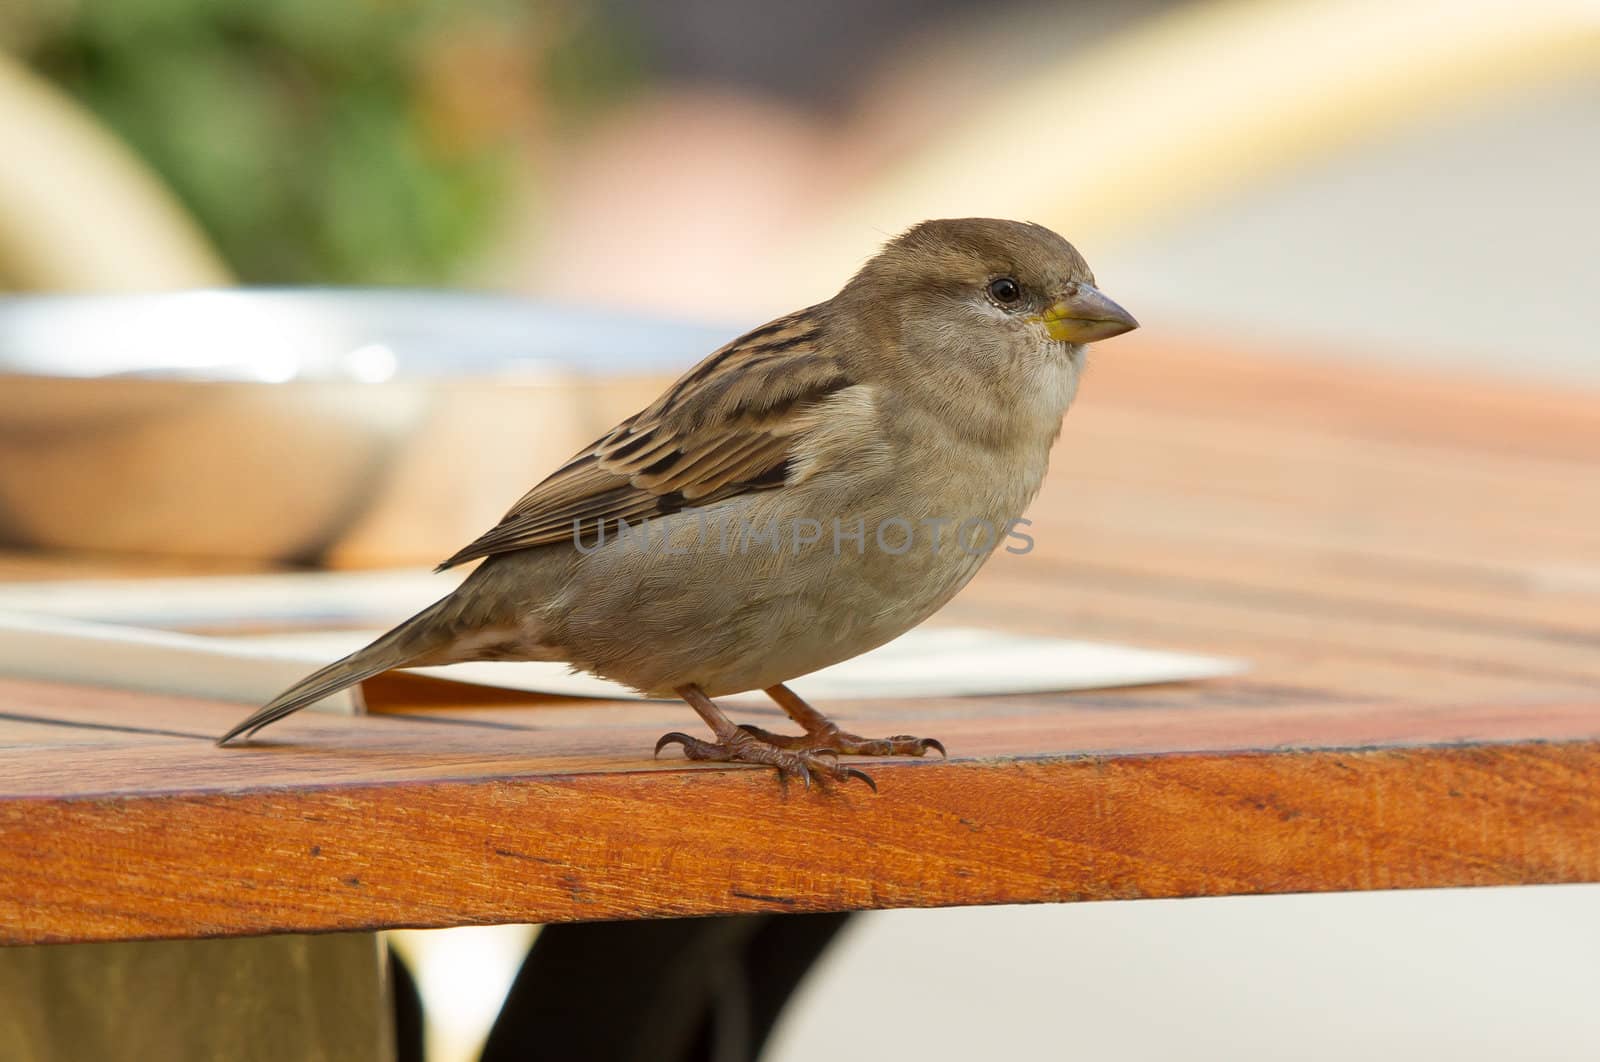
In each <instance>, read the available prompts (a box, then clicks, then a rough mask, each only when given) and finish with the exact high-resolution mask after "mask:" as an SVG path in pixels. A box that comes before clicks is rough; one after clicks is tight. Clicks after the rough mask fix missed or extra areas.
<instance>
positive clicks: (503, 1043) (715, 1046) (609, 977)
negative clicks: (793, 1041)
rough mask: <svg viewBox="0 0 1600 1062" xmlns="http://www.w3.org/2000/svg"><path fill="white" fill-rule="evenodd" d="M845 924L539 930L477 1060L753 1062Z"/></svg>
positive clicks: (723, 921) (673, 922)
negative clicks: (790, 999) (808, 971)
mask: <svg viewBox="0 0 1600 1062" xmlns="http://www.w3.org/2000/svg"><path fill="white" fill-rule="evenodd" d="M848 917H849V916H848V915H844V914H807V915H737V916H731V917H725V918H676V919H659V920H647V921H636V922H591V923H583V924H577V925H554V926H545V927H544V928H543V929H541V930H540V931H539V936H538V938H537V939H536V940H535V941H534V944H533V950H532V951H531V952H530V953H529V955H528V959H527V961H526V962H525V963H523V966H522V970H521V971H520V972H519V973H518V974H517V979H516V982H515V983H514V984H513V985H512V986H511V991H510V993H509V994H508V995H507V997H506V1002H505V1006H504V1007H503V1008H502V1009H501V1011H500V1017H499V1018H498V1019H497V1020H496V1021H495V1025H494V1029H493V1030H492V1031H491V1032H490V1034H489V1040H488V1043H487V1044H486V1045H485V1046H484V1049H483V1055H482V1056H481V1060H480V1062H513V1060H520V1059H525V1058H583V1059H589V1060H591V1062H751V1060H753V1059H755V1058H757V1057H758V1056H759V1055H760V1053H761V1048H762V1046H763V1045H764V1044H765V1043H766V1039H767V1035H768V1034H769V1033H770V1032H771V1031H772V1026H773V1025H774V1024H775V1023H776V1021H777V1019H778V1015H779V1013H780V1012H781V1011H782V1009H783V1006H784V1004H785V1003H786V1002H787V1001H788V999H789V996H790V995H791V994H792V993H793V991H794V989H795V987H796V986H797V985H798V984H799V983H800V980H801V978H802V977H804V976H805V973H806V971H807V970H809V969H810V968H811V966H812V964H813V963H814V962H815V961H816V960H817V958H818V957H819V956H820V955H821V954H822V952H823V951H824V949H826V947H827V945H828V943H829V941H831V940H832V939H833V937H834V935H835V934H836V933H838V931H839V930H840V929H841V928H842V927H843V926H844V923H845V920H846V919H847V918H848Z"/></svg>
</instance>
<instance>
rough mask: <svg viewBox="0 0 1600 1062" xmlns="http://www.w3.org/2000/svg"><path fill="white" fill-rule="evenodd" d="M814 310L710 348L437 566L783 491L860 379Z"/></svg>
mask: <svg viewBox="0 0 1600 1062" xmlns="http://www.w3.org/2000/svg"><path fill="white" fill-rule="evenodd" d="M818 335H819V321H818V318H817V316H816V315H815V313H814V312H813V311H811V310H803V311H801V312H799V313H795V314H790V315H789V316H787V317H780V318H778V319H777V320H776V321H773V322H771V323H770V324H767V325H763V326H762V327H760V328H757V329H756V330H754V331H753V332H748V333H746V334H745V335H743V336H740V337H739V338H738V339H735V340H734V341H733V342H731V343H729V344H728V345H727V346H725V347H723V348H722V349H720V350H718V351H716V352H715V353H713V354H712V355H710V356H709V357H708V358H706V359H705V360H704V361H702V362H701V363H700V364H699V365H696V366H695V367H694V368H693V369H691V370H689V372H688V373H686V374H685V375H684V376H683V377H681V378H680V379H679V380H678V381H677V382H676V383H674V384H673V385H672V386H671V387H670V388H668V389H667V391H666V393H665V394H663V395H662V396H661V397H660V398H658V399H656V401H655V402H654V403H652V404H651V405H650V406H649V407H648V408H646V409H644V410H642V411H641V412H639V413H636V414H634V415H633V416H631V417H629V418H628V419H627V420H625V421H623V422H622V423H621V424H619V425H617V426H616V427H615V428H613V429H612V430H611V431H610V432H608V433H607V434H606V435H605V436H603V437H602V438H600V439H599V440H597V441H596V442H595V443H594V444H593V445H592V446H589V447H587V448H585V449H584V450H582V451H580V452H579V453H578V454H577V455H576V456H575V457H573V458H572V460H570V461H568V462H567V463H566V464H565V465H563V466H562V467H561V468H559V469H557V470H556V471H555V472H554V473H553V474H552V475H551V476H550V477H549V478H548V479H546V480H544V481H543V482H542V483H540V484H539V485H538V486H536V487H534V488H533V489H532V490H531V491H529V492H528V493H527V494H526V495H524V496H523V498H522V500H521V501H519V502H517V504H516V505H514V506H512V507H511V511H510V512H508V513H506V515H505V516H504V517H503V518H502V519H501V520H500V523H499V524H497V525H496V526H495V527H494V528H492V529H491V530H489V531H488V532H486V533H485V534H483V535H481V536H480V537H479V538H478V539H477V540H476V541H474V542H473V543H472V544H471V545H469V546H467V547H466V548H465V549H462V550H460V551H459V552H457V553H456V554H455V555H454V556H453V557H451V558H450V559H449V560H447V561H445V562H444V563H443V564H441V565H440V566H439V567H440V568H449V567H451V566H453V565H457V564H461V563H464V562H465V561H469V560H473V559H475V558H477V557H488V556H491V555H493V554H496V553H508V552H510V551H512V550H519V549H528V548H529V547H532V546H544V545H549V544H551V543H555V542H562V541H572V540H573V538H574V536H575V535H577V534H578V533H579V532H580V531H589V530H592V529H594V528H596V527H597V526H599V525H600V524H601V523H602V522H603V523H604V524H605V525H607V526H608V527H615V526H616V522H617V521H619V520H626V521H628V522H630V523H636V522H638V521H641V520H647V519H649V518H651V517H656V516H666V515H668V514H670V513H675V512H678V511H680V510H683V509H686V508H692V507H695V506H700V505H708V504H710V503H712V502H715V501H720V500H722V499H724V498H728V497H732V496H734V495H738V494H745V493H748V492H751V491H758V490H771V489H773V488H775V487H780V486H782V485H783V484H784V482H785V480H786V479H787V478H788V477H789V476H790V473H791V471H792V469H791V463H792V458H793V457H794V455H795V452H796V447H797V445H798V444H799V443H800V442H801V441H802V440H803V439H804V438H805V436H806V433H807V432H809V431H810V430H811V429H813V428H814V427H815V426H816V425H817V422H818V419H819V418H818V415H817V414H818V411H819V407H820V406H821V404H822V403H823V402H824V401H825V400H826V399H827V398H828V397H829V396H831V395H834V394H836V393H837V392H839V391H842V390H844V389H845V388H847V387H850V386H852V385H853V384H854V383H855V381H854V380H852V379H851V378H850V376H849V374H848V373H847V372H846V371H845V369H844V366H842V365H841V364H840V363H839V362H838V361H837V360H836V359H835V358H833V357H830V356H829V355H827V354H824V353H823V352H822V351H821V350H819V349H818V344H817V339H818Z"/></svg>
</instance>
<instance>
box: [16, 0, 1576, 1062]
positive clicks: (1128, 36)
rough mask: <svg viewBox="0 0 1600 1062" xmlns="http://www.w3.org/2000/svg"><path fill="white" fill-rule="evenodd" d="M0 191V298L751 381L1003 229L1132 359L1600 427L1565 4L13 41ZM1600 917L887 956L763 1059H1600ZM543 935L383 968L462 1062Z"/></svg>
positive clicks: (1106, 909) (85, 6)
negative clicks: (471, 328)
mask: <svg viewBox="0 0 1600 1062" xmlns="http://www.w3.org/2000/svg"><path fill="white" fill-rule="evenodd" d="M0 158H3V159H4V160H5V162H4V165H3V166H0V291H5V290H9V291H14V292H106V291H122V292H130V291H146V290H175V289H184V288H192V287H208V286H218V285H229V284H234V283H238V284H247V285H305V284H339V285H407V286H417V287H451V288H470V289H477V290H489V291H498V292H508V293H516V294H522V295H531V296H537V297H540V298H543V299H550V300H557V301H559V302H562V303H569V304H574V305H577V306H580V307H594V308H596V309H597V310H599V311H604V312H607V313H615V314H621V315H637V314H640V313H644V314H648V315H661V316H662V317H663V318H665V319H680V320H685V321H703V322H709V323H710V326H711V327H713V328H720V327H721V326H723V325H724V324H726V325H727V328H725V329H724V330H723V331H724V333H725V334H731V332H732V330H733V328H734V327H736V326H738V325H740V324H746V323H752V322H756V321H759V320H761V319H763V318H764V317H765V316H767V315H770V314H772V313H774V312H780V311H785V310H788V309H792V308H794V307H796V306H799V305H803V304H806V303H808V302H812V301H816V300H818V299H821V298H824V297H826V296H827V295H829V294H830V293H831V292H832V291H833V290H834V289H835V288H836V287H837V286H838V284H839V282H840V281H841V279H842V278H844V277H845V276H847V275H848V273H849V272H850V271H851V270H852V269H853V268H854V267H855V266H856V265H858V264H859V263H860V262H861V260H862V259H863V258H864V257H865V256H866V255H867V254H869V253H870V252H871V250H872V249H873V248H874V247H875V246H876V245H877V244H879V243H880V242H881V241H882V240H883V239H884V238H885V237H886V236H887V235H890V234H892V233H894V232H896V231H898V230H900V229H902V228H904V227H905V226H906V225H908V224H910V223H912V222H914V221H916V220H919V219H921V218H924V217H930V216H950V215H960V214H985V215H996V216H1015V217H1022V218H1027V219H1031V220H1036V221H1039V222H1042V223H1044V224H1047V225H1049V226H1051V227H1053V228H1055V229H1057V230H1059V231H1060V232H1062V233H1063V234H1065V235H1066V236H1067V237H1068V238H1069V239H1072V240H1073V241H1074V242H1075V243H1076V244H1077V245H1078V247H1079V248H1080V249H1081V250H1082V251H1083V252H1084V253H1085V255H1086V256H1087V257H1088V259H1089V260H1090V261H1091V262H1092V263H1093V265H1094V267H1095V271H1096V273H1097V276H1098V278H1099V280H1100V283H1101V286H1102V287H1103V288H1104V289H1105V290H1106V291H1107V292H1108V293H1110V294H1112V295H1113V296H1114V297H1115V298H1117V299H1118V300H1119V301H1121V302H1122V303H1124V304H1125V305H1127V306H1129V307H1131V308H1133V309H1134V311H1135V312H1136V313H1137V314H1138V315H1139V317H1140V319H1141V320H1142V322H1143V324H1144V330H1143V332H1142V333H1141V336H1142V337H1143V339H1144V340H1145V341H1147V342H1177V341H1182V342H1197V343H1209V344H1211V345H1213V346H1215V345H1217V344H1227V345H1232V346H1237V347H1239V348H1241V349H1250V350H1256V351H1260V352H1263V353H1266V354H1270V355H1273V356H1278V355H1281V356H1285V357H1321V358H1333V359H1340V360H1343V361H1348V362H1349V363H1351V364H1352V366H1353V369H1352V371H1359V365H1360V363H1362V362H1363V361H1384V362H1400V363H1404V362H1412V363H1422V364H1427V365H1430V366H1432V367H1434V368H1435V369H1444V370H1447V371H1451V372H1462V373H1472V374H1479V375H1490V376H1498V377H1501V378H1504V379H1505V380H1506V381H1507V383H1508V386H1510V385H1514V382H1515V381H1516V380H1517V379H1519V378H1521V379H1527V378H1542V379H1556V380H1562V381H1566V382H1568V383H1570V384H1571V385H1574V386H1581V387H1592V386H1594V385H1596V384H1597V383H1600V349H1597V341H1596V338H1595V337H1596V336H1597V335H1600V266H1597V265H1596V260H1595V250H1594V249H1595V247H1597V246H1600V202H1597V195H1596V189H1600V5H1596V4H1594V3H1592V2H1579V0H1564V2H1558V0H1524V2H1517V3H1513V2H1511V0H1502V2H1492V0H1460V2H1446V0H1436V2H1435V0H1392V2H1387V3H1382V2H1364V0H1281V2H1279V0H1275V2H1267V0H1234V2H1200V0H1195V2H1173V0H1167V2H1162V0H1130V2H1124V3H1111V2H1105V0H1100V2H1072V3H1055V4H1034V3H1021V2H1013V3H1004V2H1002V3H975V2H971V0H880V2H877V3H873V4H857V3H851V2H847V0H817V2H814V3H810V4H781V5H780V4H743V3H736V2H733V0H668V2H659V3H648V2H645V0H632V2H627V0H564V2H545V0H455V2H446V0H382V2H379V0H365V2H359V0H346V2H327V0H8V2H7V3H5V4H4V5H0ZM1108 356H1109V355H1108ZM67 368H69V367H67V366H63V367H62V369H63V371H66V370H67ZM1090 389H1091V391H1090V393H1092V381H1091V384H1090ZM624 412H625V410H624ZM1484 430H1485V431H1492V430H1493V427H1492V425H1486V426H1485V429H1484ZM519 489H520V488H519ZM513 495H514V491H509V489H507V490H501V491H499V492H498V496H499V497H501V499H502V501H503V500H504V499H505V498H509V497H511V496H513ZM1597 913H1600V893H1597V892H1596V890H1592V889H1519V890H1512V891H1505V892H1494V891H1481V892H1473V893H1451V894H1448V895H1439V894H1429V895H1410V896H1399V895H1381V894H1380V895H1367V896H1347V897H1320V898H1277V899H1258V900H1248V899H1247V900H1219V901H1180V902H1177V903H1139V904H1117V905H1073V906H1066V907H1059V908H1052V909H1036V910H976V911H960V912H903V913H892V914H882V915H873V916H867V917H864V918H862V919H860V920H859V921H858V922H857V923H856V925H855V926H854V928H853V930H852V931H851V935H850V936H849V937H848V938H847V939H846V940H845V941H844V943H843V944H841V945H840V946H839V947H837V948H836V949H835V950H834V952H833V953H832V954H831V956H830V958H829V959H828V961H827V962H826V963H825V964H824V965H823V966H822V967H821V968H819V970H818V971H817V973H816V976H814V977H813V979H812V981H811V982H810V983H808V986H807V989H806V991H805V993H804V994H803V996H802V998H801V999H800V1000H799V1001H798V1003H797V1005H796V1007H795V1008H794V1010H793V1012H792V1013H791V1014H790V1015H789V1016H788V1017H787V1018H786V1019H785V1022H784V1024H783V1026H782V1028H781V1030H780V1039H779V1042H778V1043H777V1044H776V1045H775V1046H774V1048H773V1050H772V1056H773V1057H775V1058H780V1059H784V1060H789V1059H800V1058H804V1057H811V1056H814V1055H815V1054H817V1053H818V1052H819V1051H827V1052H829V1053H830V1054H837V1053H838V1052H839V1051H840V1050H846V1052H847V1053H848V1052H849V1051H851V1050H859V1051H860V1052H861V1053H862V1054H866V1053H867V1052H868V1050H869V1049H870V1051H871V1052H872V1053H873V1054H875V1055H878V1056H880V1057H899V1056H909V1055H912V1054H913V1053H914V1054H916V1055H917V1056H918V1057H921V1058H924V1059H930V1060H932V1059H945V1058H949V1059H954V1058H958V1057H962V1058H965V1057H971V1056H972V1054H974V1053H975V1052H978V1051H980V1050H981V1051H982V1052H983V1053H984V1054H986V1055H994V1056H997V1057H1024V1058H1030V1057H1068V1056H1071V1057H1096V1056H1102V1057H1103V1056H1110V1057H1117V1058H1129V1059H1142V1058H1151V1059H1154V1058H1166V1057H1170V1056H1172V1055H1173V1054H1174V1053H1177V1052H1182V1053H1183V1054H1184V1055H1185V1056H1187V1057H1193V1058H1206V1059H1209V1058H1215V1059H1239V1058H1282V1057H1296V1058H1330V1059H1331V1058H1335V1057H1345V1056H1347V1055H1349V1054H1351V1053H1353V1052H1357V1051H1359V1052H1360V1053H1362V1054H1363V1055H1366V1056H1369V1057H1375V1058H1411V1057H1445V1056H1448V1057H1452V1058H1459V1059H1479V1058H1482V1059H1489V1058H1500V1057H1503V1056H1504V1055H1506V1054H1507V1053H1511V1052H1513V1051H1514V1053H1515V1054H1516V1055H1517V1057H1521V1058H1550V1059H1567V1058H1580V1057H1596V1056H1597V1052H1600V1018H1597V1013H1600V1012H1597V1011H1596V1009H1595V1008H1594V1007H1593V1006H1592V990H1593V986H1594V985H1595V984H1596V983H1597V980H1600V947H1597V946H1596V945H1597V944H1600V940H1597V939H1596V936H1595V932H1596V931H1595V927H1596V925H1597V924H1600V919H1597V918H1596V915H1597ZM519 932H520V931H517V930H471V931H448V932H443V933H430V934H404V935H402V937H401V939H402V946H403V947H407V948H410V949H411V950H412V954H413V955H414V957H415V958H416V959H417V960H418V963H419V980H420V982H421V987H422V990H423V992H424V995H425V997H426V998H427V999H428V1003H429V1006H430V1017H431V1018H432V1019H433V1020H434V1027H433V1036H434V1041H433V1047H434V1050H435V1055H434V1057H436V1058H438V1059H452V1058H466V1057H471V1052H472V1050H473V1049H474V1044H475V1042H476V1039H475V1038H476V1037H478V1036H479V1035H481V1032H482V1029H483V1028H484V1027H485V1026H486V1023H487V1021H488V1020H489V1018H490V1017H492V1015H493V1012H494V1010H495V1008H496V1007H497V1006H498V995H497V993H503V991H504V987H505V984H506V983H507V982H508V981H509V978H510V976H511V973H512V972H514V969H515V963H516V961H517V958H518V957H519V956H520V953H521V952H520V949H521V947H522V944H523V943H524V941H525V934H523V935H520V936H519V935H518V933H519ZM496 956H498V958H496ZM886 1014H892V1015H894V1016H895V1019H896V1020H893V1021H887V1020H885V1015H886ZM907 1017H912V1020H910V1021H907V1020H904V1019H905V1018H907ZM1291 1043H1292V1044H1293V1047H1292V1048H1288V1047H1285V1046H1284V1045H1285V1044H1291Z"/></svg>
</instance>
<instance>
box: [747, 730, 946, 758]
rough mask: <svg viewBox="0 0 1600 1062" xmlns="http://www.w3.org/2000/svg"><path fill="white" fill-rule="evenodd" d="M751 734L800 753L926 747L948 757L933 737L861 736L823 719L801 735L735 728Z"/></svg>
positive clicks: (894, 752) (885, 752) (879, 752)
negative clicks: (819, 723) (822, 721)
mask: <svg viewBox="0 0 1600 1062" xmlns="http://www.w3.org/2000/svg"><path fill="white" fill-rule="evenodd" d="M739 729H740V730H743V731H744V732H745V733H746V734H749V735H750V736H751V737H754V738H758V739H760V740H762V741H765V742H766V743H767V744H769V745H774V746H776V747H777V748H780V749H794V750H797V751H801V752H810V753H818V752H821V753H829V752H832V753H834V754H836V755H843V756H924V755H927V752H928V750H929V749H933V750H935V751H936V752H938V753H939V755H941V756H943V757H945V758H946V759H949V758H950V757H949V753H947V752H945V750H944V744H943V743H942V742H940V741H939V740H938V739H936V738H919V737H912V736H911V735H910V734H896V735H895V736H894V737H886V738H864V737H858V736H856V735H855V734H851V733H849V732H848V731H844V730H840V729H839V728H838V727H837V726H836V725H834V724H833V723H829V722H825V723H823V724H822V725H821V726H818V727H816V728H815V729H809V730H807V731H806V732H805V733H804V734H793V735H791V734H774V733H773V732H772V731H770V730H763V729H761V728H760V727H759V726H750V725H749V724H745V725H744V726H741V727H740V728H739Z"/></svg>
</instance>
